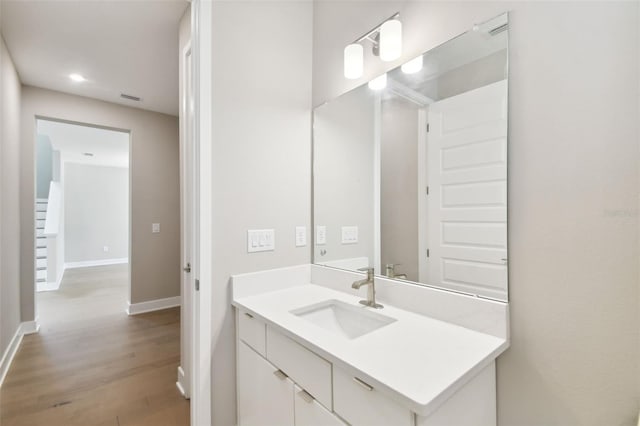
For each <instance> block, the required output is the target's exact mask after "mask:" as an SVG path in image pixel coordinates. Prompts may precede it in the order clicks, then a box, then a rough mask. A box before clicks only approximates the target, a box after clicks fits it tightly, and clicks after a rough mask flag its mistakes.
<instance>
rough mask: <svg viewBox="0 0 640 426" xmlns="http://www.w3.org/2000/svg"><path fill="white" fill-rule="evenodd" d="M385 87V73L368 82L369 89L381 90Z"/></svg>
mask: <svg viewBox="0 0 640 426" xmlns="http://www.w3.org/2000/svg"><path fill="white" fill-rule="evenodd" d="M385 87H387V73H384V74H382V75H380V76H378V77H376V78H374V79H373V80H371V81H370V82H369V89H371V90H382V89H384V88H385Z"/></svg>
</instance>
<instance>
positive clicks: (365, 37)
mask: <svg viewBox="0 0 640 426" xmlns="http://www.w3.org/2000/svg"><path fill="white" fill-rule="evenodd" d="M399 17H400V12H396V13H394V14H393V15H391V16H389V17H388V18H387V19H385V20H384V21H382V22H380V23H379V24H378V25H376V26H375V27H373V28H372V29H371V30H369V32H367V33H365V34H364V35H363V36H362V37H360V38H357V39H355V40H354V41H353V43H360V42H361V41H364V40H369V41H370V42H372V43H373V44H377V43H378V42H377V41H376V39H375V37H373V38H372V37H371V36H372V35H374V34H376V33H377V32H379V31H380V27H381V26H382V24H384V23H385V22H387V21H390V20H392V19H397V18H399Z"/></svg>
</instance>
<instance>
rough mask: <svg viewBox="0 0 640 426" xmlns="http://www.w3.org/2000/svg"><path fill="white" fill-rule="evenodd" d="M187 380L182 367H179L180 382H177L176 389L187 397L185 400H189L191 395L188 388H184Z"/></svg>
mask: <svg viewBox="0 0 640 426" xmlns="http://www.w3.org/2000/svg"><path fill="white" fill-rule="evenodd" d="M185 379H186V377H185V375H184V370H183V369H182V367H181V366H178V380H177V381H176V387H177V388H178V390H179V391H180V394H181V395H182V396H184V397H185V399H189V394H188V393H187V391H186V390H185V389H186V387H185V386H184V383H185Z"/></svg>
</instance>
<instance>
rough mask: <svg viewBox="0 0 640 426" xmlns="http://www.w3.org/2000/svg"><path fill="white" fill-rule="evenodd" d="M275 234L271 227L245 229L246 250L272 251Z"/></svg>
mask: <svg viewBox="0 0 640 426" xmlns="http://www.w3.org/2000/svg"><path fill="white" fill-rule="evenodd" d="M275 249H276V236H275V231H274V230H273V229H250V230H248V231H247V252H249V253H255V252H258V251H273V250H275Z"/></svg>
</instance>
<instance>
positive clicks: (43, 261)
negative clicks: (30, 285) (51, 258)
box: [36, 257, 47, 269]
mask: <svg viewBox="0 0 640 426" xmlns="http://www.w3.org/2000/svg"><path fill="white" fill-rule="evenodd" d="M36 267H37V268H38V269H41V268H45V269H46V268H47V258H46V257H42V258H39V259H36Z"/></svg>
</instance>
